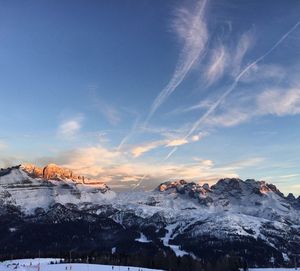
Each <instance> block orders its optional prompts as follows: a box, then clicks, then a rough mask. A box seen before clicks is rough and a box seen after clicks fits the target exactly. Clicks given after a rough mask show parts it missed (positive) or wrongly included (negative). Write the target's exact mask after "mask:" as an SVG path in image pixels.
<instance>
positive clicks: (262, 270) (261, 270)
mask: <svg viewBox="0 0 300 271" xmlns="http://www.w3.org/2000/svg"><path fill="white" fill-rule="evenodd" d="M292 270H295V268H250V269H249V271H292ZM298 270H300V268H298Z"/></svg>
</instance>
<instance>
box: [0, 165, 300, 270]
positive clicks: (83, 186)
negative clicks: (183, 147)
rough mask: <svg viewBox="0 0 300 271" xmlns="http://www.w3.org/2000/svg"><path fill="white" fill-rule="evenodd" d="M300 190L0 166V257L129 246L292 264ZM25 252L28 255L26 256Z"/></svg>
mask: <svg viewBox="0 0 300 271" xmlns="http://www.w3.org/2000/svg"><path fill="white" fill-rule="evenodd" d="M299 214H300V197H298V198H295V197H294V196H293V195H292V194H289V195H288V196H287V197H285V196H284V195H283V194H282V193H281V192H280V191H279V190H278V189H277V188H276V186H275V185H273V184H268V183H266V182H264V181H255V180H245V181H243V180H240V179H236V178H233V179H221V180H219V181H218V182H217V183H216V184H215V185H213V186H209V185H208V184H204V185H199V184H196V183H188V182H186V181H184V180H179V181H175V182H164V183H162V184H161V185H159V186H158V187H157V188H156V189H155V190H153V191H150V192H140V191H131V192H126V193H125V192H123V193H115V192H113V191H112V190H111V189H110V188H109V187H108V186H107V185H106V184H104V183H101V182H99V181H96V180H90V179H88V178H86V177H84V176H77V175H75V174H74V173H73V172H72V171H71V170H68V169H64V168H61V167H59V166H57V165H54V164H50V165H48V166H46V167H44V168H38V167H35V166H34V165H25V166H15V167H11V168H7V169H1V170H0V221H1V223H0V255H3V257H5V255H6V256H7V257H9V256H10V255H11V254H15V255H18V254H20V252H21V251H22V253H23V254H25V255H20V256H22V257H24V256H26V255H27V254H28V255H32V254H34V253H36V251H38V250H41V251H42V252H43V253H48V254H51V253H52V255H54V254H55V253H56V254H57V253H66V252H69V251H73V252H74V253H75V252H76V253H85V252H90V251H94V252H95V251H97V252H98V253H111V252H113V253H123V254H124V253H127V254H136V253H139V254H141V253H142V254H143V255H144V256H145V257H147V256H149V257H155V255H157V253H163V254H165V255H172V256H173V257H183V256H188V257H190V258H193V259H196V260H199V261H213V260H214V259H218V258H220V257H225V256H226V257H227V256H228V257H236V258H243V259H246V260H247V261H248V263H249V265H253V266H254V265H256V266H270V265H271V264H272V265H273V264H274V265H280V266H284V265H289V264H291V262H292V260H293V255H294V254H296V253H299V251H300V216H299ZM26 253H27V254H26Z"/></svg>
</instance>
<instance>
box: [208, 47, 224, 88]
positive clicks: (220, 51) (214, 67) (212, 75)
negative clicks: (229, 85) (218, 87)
mask: <svg viewBox="0 0 300 271" xmlns="http://www.w3.org/2000/svg"><path fill="white" fill-rule="evenodd" d="M227 60H228V54H227V51H226V48H225V47H224V46H223V45H220V46H219V47H218V48H216V49H214V50H213V52H212V55H211V57H210V60H209V63H208V65H207V67H206V68H205V79H206V81H207V86H210V85H212V84H213V83H215V82H217V81H218V80H219V79H220V78H221V77H222V76H223V74H224V71H225V67H226V65H227Z"/></svg>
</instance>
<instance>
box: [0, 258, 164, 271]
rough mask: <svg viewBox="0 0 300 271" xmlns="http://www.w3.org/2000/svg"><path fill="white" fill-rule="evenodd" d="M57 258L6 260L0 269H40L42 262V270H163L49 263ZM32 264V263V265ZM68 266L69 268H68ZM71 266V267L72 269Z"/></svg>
mask: <svg viewBox="0 0 300 271" xmlns="http://www.w3.org/2000/svg"><path fill="white" fill-rule="evenodd" d="M55 260H56V259H20V260H13V261H5V262H3V263H1V264H0V271H12V270H18V271H34V270H38V266H37V265H38V263H40V269H39V270H40V271H64V270H72V271H112V270H116V271H119V270H120V271H155V270H156V271H162V270H158V269H148V268H140V267H133V266H112V265H99V264H74V263H72V264H49V263H50V262H51V261H52V262H55ZM16 264H19V266H18V268H17V269H14V267H15V266H16ZM30 264H31V265H30ZM66 268H67V269H66ZM70 268H71V269H70Z"/></svg>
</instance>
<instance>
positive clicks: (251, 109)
mask: <svg viewBox="0 0 300 271" xmlns="http://www.w3.org/2000/svg"><path fill="white" fill-rule="evenodd" d="M298 114H300V88H299V87H291V88H270V89H266V90H263V91H261V92H260V93H258V94H255V95H252V96H247V99H244V97H243V96H240V97H235V99H234V102H232V101H230V100H229V101H227V102H225V103H224V104H223V105H222V107H221V109H220V110H219V112H217V113H214V114H212V115H210V116H209V117H208V118H207V119H206V120H205V122H204V124H205V125H208V126H213V127H218V126H219V127H222V126H223V127H231V126H236V125H239V124H242V123H245V122H247V121H249V120H251V119H252V118H255V117H263V116H271V115H273V116H279V117H280V116H292V115H298Z"/></svg>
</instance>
